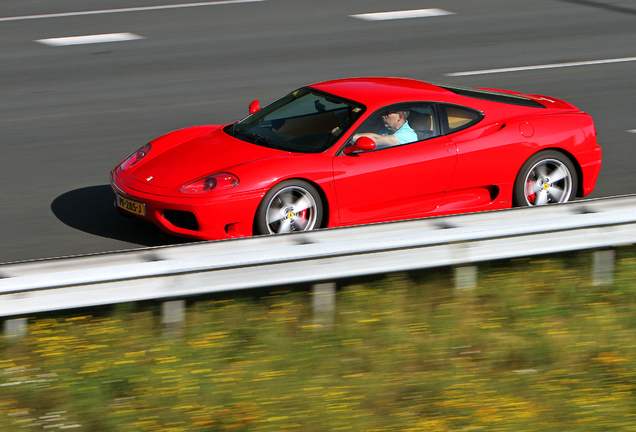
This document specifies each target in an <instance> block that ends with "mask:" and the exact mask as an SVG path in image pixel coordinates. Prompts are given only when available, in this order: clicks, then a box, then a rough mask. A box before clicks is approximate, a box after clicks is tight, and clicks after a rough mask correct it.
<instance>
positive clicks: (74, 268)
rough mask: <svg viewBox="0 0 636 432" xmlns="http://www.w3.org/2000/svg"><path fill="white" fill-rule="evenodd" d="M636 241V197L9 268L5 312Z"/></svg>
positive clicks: (2, 297) (0, 302)
mask: <svg viewBox="0 0 636 432" xmlns="http://www.w3.org/2000/svg"><path fill="white" fill-rule="evenodd" d="M635 242H636V195H630V196H624V197H613V198H604V199H596V200H587V201H578V202H573V203H568V204H562V205H556V206H545V207H538V208H525V209H523V208H522V209H512V210H503V211H495V212H486V213H472V214H464V215H456V216H447V217H437V218H425V219H417V220H411V221H404V222H395V223H384V224H373V225H363V226H356V227H349V228H338V229H329V230H319V231H313V232H307V233H297V234H285V235H278V236H267V237H252V238H245V239H239V240H227V241H216V242H203V243H194V244H188V245H177V246H166V247H156V248H148V249H138V250H130V251H119V252H111V253H104V254H96V255H87V256H77V257H64V258H54V259H46V260H38V261H32V262H22V263H7V264H0V276H1V277H2V279H0V317H9V316H20V315H25V314H31V313H38V312H46V311H54V310H64V309H71V308H79V307H91V306H99V305H105V304H114V303H123V302H130V301H140V300H151V299H171V298H173V299H174V298H183V297H186V296H192V295H198V294H207V293H214V292H221V291H230V290H240V289H250V288H259V287H267V286H277V285H286V284H295V283H306V282H311V283H313V282H320V281H333V280H337V279H340V278H346V277H354V276H361V275H370V274H380V273H389V272H396V271H408V270H416V269H425V268H431V267H440V266H457V265H466V264H470V263H476V262H481V261H489V260H497V259H505V258H515V257H522V256H531V255H540V254H550V253H557V252H566V251H573V250H583V249H595V248H604V247H611V246H618V245H625V244H631V243H635Z"/></svg>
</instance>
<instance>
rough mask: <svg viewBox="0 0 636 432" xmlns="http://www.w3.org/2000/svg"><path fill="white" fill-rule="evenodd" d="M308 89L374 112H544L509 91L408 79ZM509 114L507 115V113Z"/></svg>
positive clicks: (532, 98) (536, 99)
mask: <svg viewBox="0 0 636 432" xmlns="http://www.w3.org/2000/svg"><path fill="white" fill-rule="evenodd" d="M310 87H311V88H314V89H317V90H320V91H323V92H326V93H330V94H333V95H337V96H340V97H342V98H345V99H349V100H352V101H355V102H359V103H362V104H364V105H366V106H367V107H368V108H370V109H372V110H375V109H377V108H380V107H383V106H386V105H389V104H394V103H399V102H411V101H431V102H443V103H450V104H458V105H464V106H469V107H473V108H477V109H480V110H484V109H488V107H490V108H491V109H495V110H501V109H504V110H508V111H509V110H510V105H508V106H507V107H506V108H502V103H503V104H513V105H517V107H516V108H517V110H518V112H524V111H525V110H527V109H536V108H546V106H545V105H544V104H543V103H541V102H542V101H543V99H544V98H543V97H541V96H539V95H527V94H523V93H518V92H513V91H509V90H496V89H472V88H469V87H455V86H447V85H442V84H440V85H439V86H438V85H434V84H430V83H426V82H423V81H418V80H415V79H410V78H389V77H386V78H385V77H366V78H346V79H339V80H333V81H324V82H320V83H316V84H312V85H311V86H310ZM550 102H552V103H553V105H554V106H552V107H551V108H557V109H559V108H560V109H569V110H572V109H575V107H573V106H572V105H570V104H567V103H565V102H563V101H559V100H556V99H555V100H550ZM495 107H496V108H495ZM508 114H509V112H508Z"/></svg>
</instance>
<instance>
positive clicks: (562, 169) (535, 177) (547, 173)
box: [524, 159, 573, 206]
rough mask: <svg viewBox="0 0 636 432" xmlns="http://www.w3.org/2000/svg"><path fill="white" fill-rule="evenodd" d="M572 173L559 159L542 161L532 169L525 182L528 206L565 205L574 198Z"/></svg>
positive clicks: (525, 195)
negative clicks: (564, 203)
mask: <svg viewBox="0 0 636 432" xmlns="http://www.w3.org/2000/svg"><path fill="white" fill-rule="evenodd" d="M572 185H573V180H572V173H571V172H570V170H569V169H568V167H567V166H566V165H565V164H564V163H563V162H561V161H560V160H557V159H542V160H540V161H538V162H537V163H536V164H534V165H533V166H532V168H530V170H529V171H528V174H527V175H526V178H525V181H524V191H525V193H524V197H525V200H526V205H529V206H540V205H545V204H553V203H563V202H566V201H568V200H569V199H570V197H571V196H572Z"/></svg>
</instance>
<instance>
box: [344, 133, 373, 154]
mask: <svg viewBox="0 0 636 432" xmlns="http://www.w3.org/2000/svg"><path fill="white" fill-rule="evenodd" d="M371 150H375V141H373V140H372V139H371V138H369V137H366V136H363V137H360V138H358V139H357V140H356V142H354V143H353V144H351V145H350V146H349V147H345V149H344V150H343V151H342V152H343V153H344V154H346V155H349V154H351V153H353V152H356V151H371Z"/></svg>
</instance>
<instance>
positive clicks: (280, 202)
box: [265, 186, 318, 234]
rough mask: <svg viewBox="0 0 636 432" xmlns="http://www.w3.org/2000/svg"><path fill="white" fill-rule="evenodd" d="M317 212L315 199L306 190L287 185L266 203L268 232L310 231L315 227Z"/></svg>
mask: <svg viewBox="0 0 636 432" xmlns="http://www.w3.org/2000/svg"><path fill="white" fill-rule="evenodd" d="M317 214H318V209H317V205H316V201H315V199H314V197H313V196H312V194H311V193H310V192H309V191H308V190H306V189H304V188H302V187H300V186H287V187H285V188H283V189H281V190H279V191H278V192H277V193H276V194H275V195H274V196H273V197H272V199H271V200H270V201H269V203H268V204H267V210H266V213H265V215H266V216H265V217H266V225H267V230H268V231H269V233H270V234H282V233H288V232H295V231H310V230H312V229H314V228H315V227H316V221H317V219H318V218H317Z"/></svg>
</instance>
